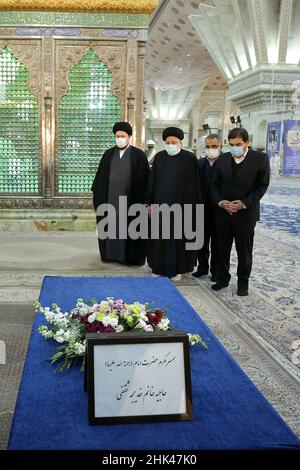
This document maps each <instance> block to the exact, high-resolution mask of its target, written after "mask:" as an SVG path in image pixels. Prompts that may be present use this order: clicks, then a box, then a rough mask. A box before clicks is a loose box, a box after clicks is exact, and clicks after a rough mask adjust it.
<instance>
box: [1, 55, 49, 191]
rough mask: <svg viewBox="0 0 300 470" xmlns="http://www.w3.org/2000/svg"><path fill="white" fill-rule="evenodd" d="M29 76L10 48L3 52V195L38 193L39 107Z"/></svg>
mask: <svg viewBox="0 0 300 470" xmlns="http://www.w3.org/2000/svg"><path fill="white" fill-rule="evenodd" d="M28 78H29V72H28V70H27V68H26V67H25V66H24V64H22V63H21V62H20V61H19V60H18V58H17V57H16V56H15V55H14V53H13V52H12V50H11V49H10V48H9V47H5V48H4V49H2V51H0V193H6V194H7V193H8V194H9V193H13V194H15V193H23V194H24V193H25V194H36V193H39V191H40V187H39V168H40V165H39V161H40V148H39V107H38V103H37V101H36V99H35V96H34V95H33V94H32V93H31V91H30V89H29V86H28Z"/></svg>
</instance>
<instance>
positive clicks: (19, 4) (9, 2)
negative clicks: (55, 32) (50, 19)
mask: <svg viewBox="0 0 300 470" xmlns="http://www.w3.org/2000/svg"><path fill="white" fill-rule="evenodd" d="M157 5H158V0H92V1H91V0H0V11H39V12H65V13H67V12H70V13H128V14H147V15H151V14H152V13H153V11H154V10H155V8H156V7H157Z"/></svg>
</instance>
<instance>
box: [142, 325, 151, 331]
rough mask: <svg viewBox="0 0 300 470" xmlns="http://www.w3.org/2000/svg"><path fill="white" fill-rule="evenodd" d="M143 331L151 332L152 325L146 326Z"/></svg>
mask: <svg viewBox="0 0 300 470" xmlns="http://www.w3.org/2000/svg"><path fill="white" fill-rule="evenodd" d="M144 331H153V326H152V325H146V326H145V327H144Z"/></svg>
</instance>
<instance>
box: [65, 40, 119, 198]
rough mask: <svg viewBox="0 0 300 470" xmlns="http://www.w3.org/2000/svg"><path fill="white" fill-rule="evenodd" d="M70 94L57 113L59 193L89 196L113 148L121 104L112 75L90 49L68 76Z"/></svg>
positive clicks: (66, 96)
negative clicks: (102, 161) (106, 153)
mask: <svg viewBox="0 0 300 470" xmlns="http://www.w3.org/2000/svg"><path fill="white" fill-rule="evenodd" d="M68 80H69V84H70V90H69V91H68V93H67V94H66V95H65V96H64V97H63V98H62V100H61V102H60V105H59V110H58V156H57V163H56V167H57V168H56V171H57V175H56V178H57V188H58V193H90V188H91V185H92V181H93V178H94V176H95V173H96V170H97V167H98V164H99V160H100V157H101V155H102V154H103V153H104V151H105V150H106V149H107V148H109V147H112V146H113V145H114V135H113V134H112V127H113V124H114V123H115V122H116V121H119V120H120V100H119V98H118V97H117V96H116V95H114V93H113V92H112V91H111V83H112V72H111V71H110V70H109V68H108V67H107V66H106V65H105V64H103V63H102V62H101V60H100V59H99V57H98V56H97V55H96V54H95V52H94V50H93V49H92V48H90V49H88V51H87V52H86V54H85V55H84V56H83V58H82V59H81V60H80V61H79V62H78V63H77V64H76V65H74V66H73V68H72V69H71V70H70V71H69V73H68Z"/></svg>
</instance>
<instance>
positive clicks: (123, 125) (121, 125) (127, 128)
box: [113, 122, 132, 135]
mask: <svg viewBox="0 0 300 470" xmlns="http://www.w3.org/2000/svg"><path fill="white" fill-rule="evenodd" d="M118 131H123V132H126V133H127V134H128V135H132V127H131V125H130V124H129V122H116V124H115V125H114V127H113V133H114V134H116V133H117V132H118Z"/></svg>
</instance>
